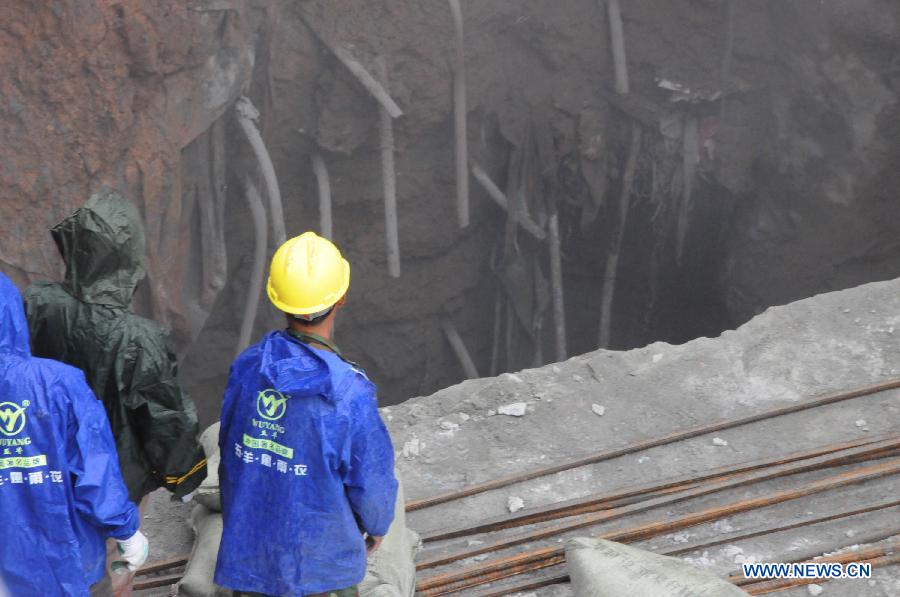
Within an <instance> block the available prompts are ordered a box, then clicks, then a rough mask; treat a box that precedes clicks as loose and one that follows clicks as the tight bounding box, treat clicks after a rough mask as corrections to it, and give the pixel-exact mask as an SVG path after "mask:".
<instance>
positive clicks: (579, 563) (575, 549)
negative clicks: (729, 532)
mask: <svg viewBox="0 0 900 597" xmlns="http://www.w3.org/2000/svg"><path fill="white" fill-rule="evenodd" d="M566 566H568V568H569V577H570V578H571V580H572V588H573V589H574V591H575V596H576V597H623V596H627V595H653V597H746V595H747V593H745V592H744V591H742V590H741V589H739V588H738V587H736V586H734V585H732V584H731V583H729V582H726V581H724V580H722V579H720V578H719V577H717V576H714V575H712V574H709V573H707V572H704V571H702V570H699V569H697V568H695V567H694V566H692V565H691V564H688V563H687V562H685V561H683V560H679V559H677V558H670V557H666V556H661V555H658V554H655V553H650V552H648V551H644V550H641V549H637V548H636V547H630V546H628V545H623V544H621V543H614V542H612V541H605V540H603V539H583V538H579V539H572V540H571V541H569V543H568V544H567V546H566Z"/></svg>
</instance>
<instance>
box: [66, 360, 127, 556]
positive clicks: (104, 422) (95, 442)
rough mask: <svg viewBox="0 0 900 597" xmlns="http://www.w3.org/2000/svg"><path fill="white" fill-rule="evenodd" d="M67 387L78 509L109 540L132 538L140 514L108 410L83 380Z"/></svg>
mask: <svg viewBox="0 0 900 597" xmlns="http://www.w3.org/2000/svg"><path fill="white" fill-rule="evenodd" d="M79 377H80V375H79ZM66 385H67V386H68V388H67V390H68V394H69V397H70V409H71V411H70V416H69V422H68V442H67V446H66V447H67V450H66V452H67V454H66V459H67V460H68V465H69V472H70V473H71V475H72V480H73V493H74V498H75V509H76V510H77V511H78V512H79V513H80V514H81V515H82V516H83V517H84V518H85V519H86V520H88V521H90V522H91V523H93V524H94V525H96V526H97V527H99V528H101V529H102V530H103V532H104V534H105V535H106V536H107V537H112V538H114V539H128V538H129V537H131V536H132V535H134V534H135V533H136V532H137V530H138V527H139V526H140V515H139V514H138V509H137V507H136V506H135V505H134V504H133V503H132V502H131V501H130V500H129V499H128V489H127V488H126V487H125V481H124V480H123V479H122V473H121V471H120V470H119V457H118V455H117V454H116V445H115V442H114V441H113V436H112V431H111V430H110V427H109V420H108V419H107V418H106V411H105V410H104V409H103V404H102V403H101V402H100V401H99V400H97V398H95V397H94V395H93V393H92V392H91V390H90V388H88V385H87V382H85V381H84V379H83V378H80V379H78V378H75V379H72V380H69V383H68V384H66Z"/></svg>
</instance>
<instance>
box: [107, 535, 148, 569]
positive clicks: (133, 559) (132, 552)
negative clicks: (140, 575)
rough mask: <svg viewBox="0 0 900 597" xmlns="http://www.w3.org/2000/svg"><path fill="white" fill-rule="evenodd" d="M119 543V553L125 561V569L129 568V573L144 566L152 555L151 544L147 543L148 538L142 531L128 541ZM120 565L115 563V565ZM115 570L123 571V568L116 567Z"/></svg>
mask: <svg viewBox="0 0 900 597" xmlns="http://www.w3.org/2000/svg"><path fill="white" fill-rule="evenodd" d="M117 543H118V544H119V553H120V554H121V555H122V560H124V562H123V563H124V564H125V566H124V568H127V570H128V572H134V571H135V570H137V569H138V568H140V567H141V566H143V565H144V563H145V562H146V561H147V557H148V556H149V555H150V542H149V541H147V537H145V536H144V534H143V533H142V532H140V531H138V532H137V533H135V534H134V535H132V536H131V537H129V538H128V539H125V540H124V541H118V542H117ZM118 563H119V562H115V564H118ZM114 568H119V569H120V570H121V569H122V568H123V566H118V567H116V566H114Z"/></svg>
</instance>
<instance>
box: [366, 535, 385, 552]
mask: <svg viewBox="0 0 900 597" xmlns="http://www.w3.org/2000/svg"><path fill="white" fill-rule="evenodd" d="M382 541H384V536H383V535H382V536H380V537H377V536H374V535H369V536H368V537H366V554H368V555H372V554H373V553H375V550H376V549H378V548H379V547H381V542H382Z"/></svg>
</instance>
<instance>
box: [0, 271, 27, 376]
mask: <svg viewBox="0 0 900 597" xmlns="http://www.w3.org/2000/svg"><path fill="white" fill-rule="evenodd" d="M7 355H15V356H18V357H22V358H28V357H30V356H31V349H30V348H29V346H28V322H27V321H25V305H24V303H23V302H22V295H21V294H20V293H19V289H18V288H16V286H15V284H13V283H12V280H10V279H9V278H7V277H6V276H5V275H4V274H3V273H0V356H7Z"/></svg>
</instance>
